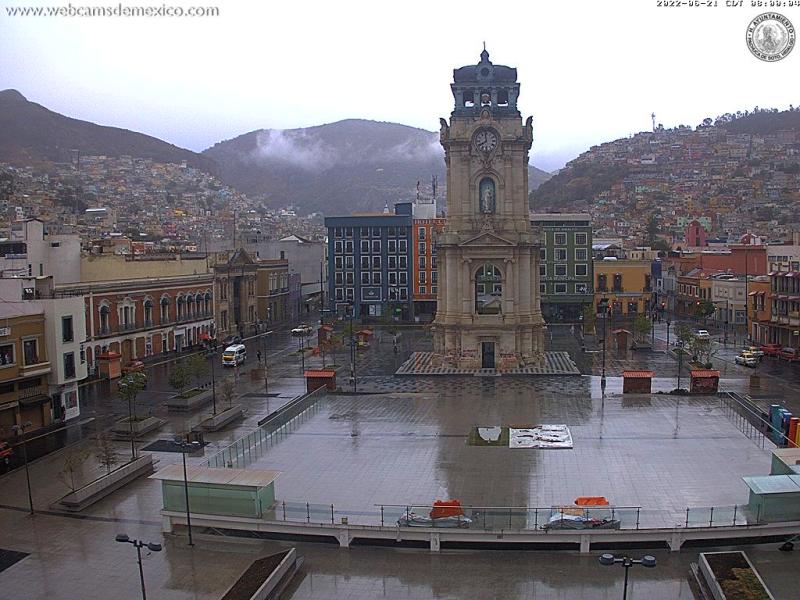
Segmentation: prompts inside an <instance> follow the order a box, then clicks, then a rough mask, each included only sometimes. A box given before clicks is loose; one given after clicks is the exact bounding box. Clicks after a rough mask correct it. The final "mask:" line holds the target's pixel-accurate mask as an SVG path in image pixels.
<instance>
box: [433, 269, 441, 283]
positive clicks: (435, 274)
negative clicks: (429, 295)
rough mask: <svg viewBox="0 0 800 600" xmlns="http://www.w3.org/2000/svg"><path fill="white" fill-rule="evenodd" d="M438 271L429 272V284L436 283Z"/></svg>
mask: <svg viewBox="0 0 800 600" xmlns="http://www.w3.org/2000/svg"><path fill="white" fill-rule="evenodd" d="M438 281H439V271H431V283H438Z"/></svg>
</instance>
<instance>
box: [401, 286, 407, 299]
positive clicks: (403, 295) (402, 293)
mask: <svg viewBox="0 0 800 600" xmlns="http://www.w3.org/2000/svg"><path fill="white" fill-rule="evenodd" d="M400 300H408V288H400Z"/></svg>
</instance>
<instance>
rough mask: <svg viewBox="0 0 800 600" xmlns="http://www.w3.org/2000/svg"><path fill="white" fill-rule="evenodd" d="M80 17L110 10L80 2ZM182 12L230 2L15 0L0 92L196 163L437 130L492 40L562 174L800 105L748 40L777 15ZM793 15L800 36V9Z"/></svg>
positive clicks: (280, 7) (3, 45)
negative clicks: (243, 137)
mask: <svg viewBox="0 0 800 600" xmlns="http://www.w3.org/2000/svg"><path fill="white" fill-rule="evenodd" d="M82 1H83V2H86V4H89V5H93V6H97V5H103V4H105V3H104V2H103V0H72V2H73V5H75V6H79V5H81V2H82ZM123 1H124V0H123ZM166 1H167V2H169V1H170V0H166ZM172 1H173V2H174V4H177V5H181V6H185V7H188V6H192V5H202V6H209V5H213V4H214V3H215V2H217V3H218V5H219V10H220V16H219V17H210V18H136V19H132V18H99V17H98V18H68V17H62V18H57V17H50V18H44V17H42V18H35V17H16V18H14V17H10V16H9V15H8V12H7V8H8V7H10V6H20V5H25V6H35V5H43V6H55V5H57V3H58V0H52V1H49V0H47V1H44V2H41V1H37V0H0V89H5V88H15V89H18V90H19V91H20V92H22V93H23V94H24V95H25V96H26V97H27V98H28V99H29V100H32V101H35V102H38V103H40V104H43V105H44V106H46V107H48V108H50V109H52V110H55V111H57V112H60V113H63V114H66V115H69V116H72V117H76V118H80V119H86V120H90V121H93V122H96V123H100V124H104V125H114V126H119V127H125V128H129V129H133V130H136V131H141V132H143V133H147V134H150V135H154V136H157V137H159V138H161V139H164V140H167V141H169V142H171V143H174V144H177V145H179V146H184V147H187V148H190V149H192V150H198V151H199V150H203V149H204V148H207V147H208V146H210V145H212V144H214V143H215V142H217V141H220V140H223V139H228V138H231V137H235V136H237V135H239V134H241V133H245V132H247V131H251V130H253V129H259V128H293V127H305V126H310V125H318V124H321V123H329V122H332V121H337V120H340V119H345V118H353V117H359V118H366V119H375V120H380V121H393V122H397V123H403V124H406V125H412V126H416V127H421V128H425V129H429V130H437V129H438V118H439V117H440V116H448V115H449V113H450V111H451V110H452V105H453V98H452V95H451V93H450V88H449V84H450V82H451V81H452V69H453V68H454V67H459V66H462V65H466V64H475V63H477V62H478V60H479V56H478V55H479V53H480V51H481V48H482V42H483V41H484V40H485V41H486V44H487V49H488V50H489V52H490V54H491V60H492V62H494V63H495V64H506V65H509V66H513V67H517V69H518V75H519V81H520V82H521V85H522V89H521V96H520V103H519V104H520V109H521V111H522V113H523V115H524V116H527V115H529V114H532V115H533V117H534V127H535V132H534V135H535V140H534V148H533V152H532V162H533V163H534V164H535V165H537V166H540V167H542V168H545V169H548V170H551V169H555V168H559V167H561V166H563V163H564V162H565V161H567V160H569V159H570V158H573V157H574V156H576V155H577V154H579V153H580V152H581V151H583V150H585V149H587V148H588V147H589V146H591V145H592V144H596V143H600V142H603V141H608V140H611V139H615V138H618V137H623V136H627V135H629V134H631V133H635V132H637V131H643V130H647V129H650V127H651V119H650V114H651V113H652V112H655V113H656V115H657V117H656V118H657V122H659V123H663V124H664V126H665V127H671V126H675V125H678V124H686V125H692V126H694V125H697V124H698V123H699V122H700V121H702V119H703V118H704V117H706V116H711V117H713V116H716V115H717V114H721V113H724V112H728V111H731V112H735V111H736V110H744V109H746V108H747V109H751V108H752V107H754V106H756V105H758V106H761V107H778V108H785V107H787V106H788V105H789V104H795V105H798V104H800V86H798V84H797V81H798V73H800V49H795V50H794V52H793V53H792V54H790V55H789V56H788V57H787V58H786V59H784V60H783V61H781V62H778V63H771V64H770V63H765V62H762V61H760V60H758V59H756V58H755V57H753V56H752V55H751V54H750V52H749V51H748V49H747V47H746V44H745V30H746V28H747V24H748V22H749V21H750V20H751V19H752V18H754V17H755V16H756V15H757V14H758V13H759V12H763V10H759V9H755V8H750V6H749V4H750V1H749V0H747V1H746V2H745V3H744V5H743V6H741V7H735V8H734V7H726V6H725V4H726V1H725V0H718V2H719V4H720V6H718V7H689V6H681V7H677V8H675V7H669V8H664V7H658V6H657V0H616V1H614V0H607V1H605V2H599V1H598V0H575V1H572V2H570V1H569V0H559V1H555V0H552V1H549V2H547V1H545V2H539V1H529V2H526V3H522V2H510V1H509V2H496V1H495V2H489V1H487V0H484V1H483V2H470V1H466V0H464V1H461V2H447V1H435V0H434V1H431V0H425V1H416V0H403V1H402V2H388V1H386V0H383V1H381V0H372V1H370V2H355V1H349V0H339V1H338V2H334V1H331V0H326V1H323V2H318V1H316V0H304V1H287V0H280V1H275V0H266V1H261V2H255V1H250V2H245V1H241V0H194V1H192V2H185V1H181V0H172ZM729 1H730V0H729ZM159 2H160V0H158V1H153V2H152V4H153V5H158V6H160V3H159ZM25 3H27V4H25ZM731 3H733V2H731ZM116 4H117V2H109V5H116ZM133 4H139V5H147V4H148V0H131V5H133ZM64 5H66V2H65V3H64ZM781 10H782V12H783V13H784V14H785V15H786V16H787V17H788V18H789V19H791V20H792V21H793V22H794V24H795V26H800V8H785V9H781Z"/></svg>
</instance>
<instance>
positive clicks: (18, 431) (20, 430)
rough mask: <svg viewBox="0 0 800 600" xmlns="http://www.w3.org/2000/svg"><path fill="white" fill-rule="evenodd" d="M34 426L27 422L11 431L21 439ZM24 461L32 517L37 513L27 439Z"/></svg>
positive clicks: (24, 443) (13, 426)
mask: <svg viewBox="0 0 800 600" xmlns="http://www.w3.org/2000/svg"><path fill="white" fill-rule="evenodd" d="M32 425H33V424H32V423H31V422H30V421H25V422H24V423H20V424H19V425H12V426H11V431H13V432H14V433H16V434H17V435H18V436H20V437H21V436H24V435H25V430H26V429H28V428H29V427H31V426H32ZM22 460H23V461H25V480H26V481H27V483H28V505H29V506H30V511H31V515H33V514H35V513H34V512H33V494H31V471H30V468H29V467H28V441H27V440H25V439H23V440H22Z"/></svg>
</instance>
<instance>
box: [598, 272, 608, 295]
mask: <svg viewBox="0 0 800 600" xmlns="http://www.w3.org/2000/svg"><path fill="white" fill-rule="evenodd" d="M607 285H608V275H606V274H605V273H598V275H597V291H598V292H605V291H606V289H607Z"/></svg>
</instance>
